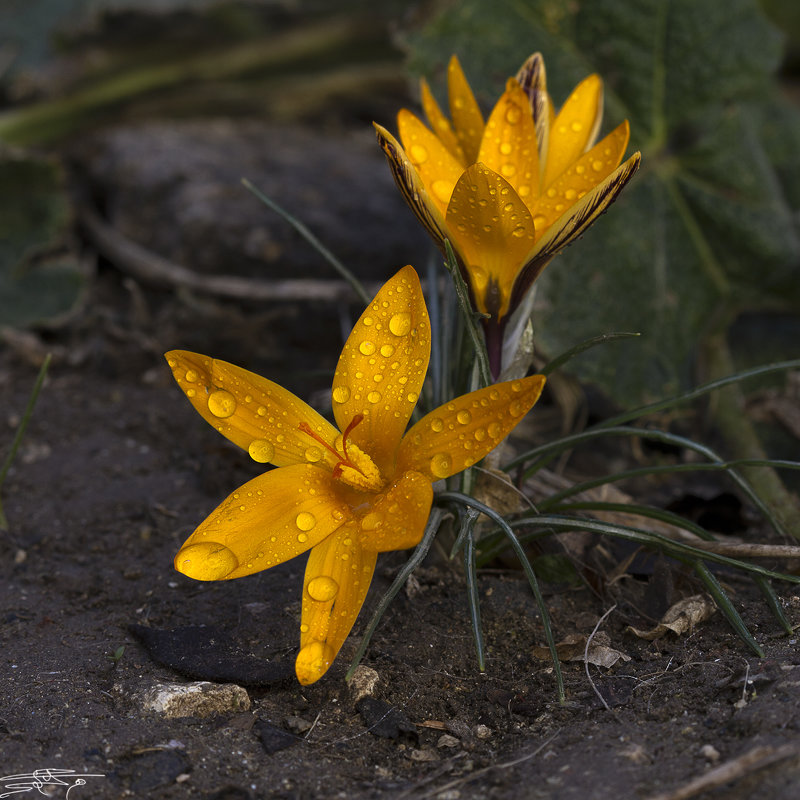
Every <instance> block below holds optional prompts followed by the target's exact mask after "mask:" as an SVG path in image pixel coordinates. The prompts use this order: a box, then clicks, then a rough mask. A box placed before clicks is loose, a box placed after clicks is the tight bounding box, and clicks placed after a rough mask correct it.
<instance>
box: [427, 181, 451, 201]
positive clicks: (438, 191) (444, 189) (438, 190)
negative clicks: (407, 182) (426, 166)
mask: <svg viewBox="0 0 800 800" xmlns="http://www.w3.org/2000/svg"><path fill="white" fill-rule="evenodd" d="M431 191H432V192H433V195H434V197H435V198H436V199H437V200H438V201H439V202H441V203H447V202H449V201H450V196H451V195H452V194H453V184H452V183H451V182H450V181H444V180H438V181H434V182H433V183H432V184H431Z"/></svg>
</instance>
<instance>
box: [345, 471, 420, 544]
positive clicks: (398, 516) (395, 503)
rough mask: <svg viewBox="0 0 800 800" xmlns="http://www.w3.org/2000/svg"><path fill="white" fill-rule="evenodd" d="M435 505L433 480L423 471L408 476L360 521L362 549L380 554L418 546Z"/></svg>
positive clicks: (398, 482) (395, 482) (392, 486)
mask: <svg viewBox="0 0 800 800" xmlns="http://www.w3.org/2000/svg"><path fill="white" fill-rule="evenodd" d="M432 502H433V487H432V486H431V482H430V479H429V478H427V477H426V476H425V475H422V474H421V473H419V472H407V473H405V474H404V475H403V476H402V477H400V478H399V479H398V480H396V481H394V483H393V484H392V485H391V486H390V487H389V488H388V489H387V490H386V491H385V492H383V493H382V494H381V495H380V496H379V497H378V498H377V499H376V500H375V502H374V503H373V505H372V507H371V508H370V509H369V510H368V511H367V513H366V514H364V515H362V516H361V517H360V519H359V520H358V525H359V529H358V536H359V539H360V541H361V545H362V547H363V548H364V549H365V550H370V551H372V552H376V553H385V552H387V551H389V550H405V549H407V548H409V547H416V546H417V545H418V544H419V542H420V539H422V534H423V533H424V531H425V523H427V521H428V515H429V514H430V511H431V503H432Z"/></svg>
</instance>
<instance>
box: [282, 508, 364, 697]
mask: <svg viewBox="0 0 800 800" xmlns="http://www.w3.org/2000/svg"><path fill="white" fill-rule="evenodd" d="M376 559H377V555H376V554H375V553H368V552H366V551H365V550H364V549H363V548H362V547H361V546H360V544H359V540H358V537H357V536H356V525H355V523H354V522H350V523H348V524H346V525H344V526H342V527H341V528H340V529H339V530H338V531H337V532H336V533H334V534H333V535H332V536H329V537H328V538H327V539H325V540H324V541H323V542H321V543H320V544H318V545H317V546H316V547H314V549H313V550H312V551H311V553H310V554H309V556H308V563H307V564H306V573H305V578H304V581H303V611H302V618H301V626H300V653H299V654H298V657H297V660H296V662H295V671H296V672H297V679H298V680H299V681H300V683H302V684H304V685H307V684H309V683H314V682H315V681H317V680H319V679H320V678H321V677H322V676H323V675H324V674H325V672H326V671H327V670H328V668H329V667H330V665H331V664H332V663H333V660H334V658H336V654H337V653H338V652H339V649H340V648H341V646H342V644H343V643H344V640H345V639H346V638H347V634H348V633H350V629H351V628H352V627H353V623H354V622H355V621H356V617H357V616H358V612H359V611H360V610H361V606H362V605H363V604H364V598H365V597H366V596H367V590H368V589H369V584H370V581H371V580H372V574H373V572H374V570H375V561H376ZM334 586H335V587H336V590H335V591H331V590H332V589H333V587H334Z"/></svg>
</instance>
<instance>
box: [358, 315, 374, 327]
mask: <svg viewBox="0 0 800 800" xmlns="http://www.w3.org/2000/svg"><path fill="white" fill-rule="evenodd" d="M361 321H362V322H363V323H364V324H365V325H366V326H367V327H368V328H369V326H370V325H372V323H373V322H374V321H375V320H373V319H372V317H364V319H362V320H361Z"/></svg>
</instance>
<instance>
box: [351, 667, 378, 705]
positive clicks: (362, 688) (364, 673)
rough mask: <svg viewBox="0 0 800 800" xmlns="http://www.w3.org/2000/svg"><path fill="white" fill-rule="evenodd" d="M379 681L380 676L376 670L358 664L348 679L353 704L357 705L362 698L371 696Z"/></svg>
mask: <svg viewBox="0 0 800 800" xmlns="http://www.w3.org/2000/svg"><path fill="white" fill-rule="evenodd" d="M379 680H380V676H379V675H378V672H377V670H374V669H372V667H365V666H364V665H363V664H359V665H358V666H357V667H356V671H355V672H354V673H353V677H352V678H351V679H350V694H351V695H352V697H353V702H354V703H357V702H358V701H359V700H361V698H362V697H370V696H372V695H373V694H374V693H375V687H376V686H377V685H378V681H379Z"/></svg>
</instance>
